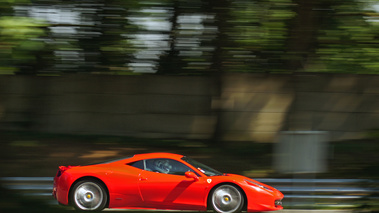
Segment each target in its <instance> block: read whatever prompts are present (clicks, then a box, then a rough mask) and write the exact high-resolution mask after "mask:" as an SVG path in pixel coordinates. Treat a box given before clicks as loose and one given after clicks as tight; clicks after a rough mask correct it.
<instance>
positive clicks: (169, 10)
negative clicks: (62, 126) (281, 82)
mask: <svg viewBox="0 0 379 213" xmlns="http://www.w3.org/2000/svg"><path fill="white" fill-rule="evenodd" d="M377 10H379V4H377V2H376V1H375V0H334V1H328V0H312V1H309V0H254V1H251V0H193V1H184V0H146V1H137V0H128V1H122V0H84V1H72V0H71V1H70V0H68V1H67V0H66V1H62V0H44V1H42V0H31V1H27V0H0V12H1V17H0V56H1V61H0V74H10V73H28V74H31V73H34V74H59V73H63V72H70V73H78V72H86V73H110V74H139V73H157V74H187V75H188V74H191V75H193V74H196V75H199V74H209V73H215V72H220V73H221V72H265V73H278V72H279V73H293V72H332V73H370V74H376V73H378V72H379V70H378V69H377V68H379V61H378V60H377V58H378V57H379V46H378V45H379V42H378V41H377V37H378V36H379V33H378V32H379V31H378V28H379V22H378V19H377V17H378V13H377Z"/></svg>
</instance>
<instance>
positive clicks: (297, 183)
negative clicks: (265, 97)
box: [0, 177, 379, 208]
mask: <svg viewBox="0 0 379 213" xmlns="http://www.w3.org/2000/svg"><path fill="white" fill-rule="evenodd" d="M255 180H257V181H260V182H262V183H266V184H268V185H271V186H273V187H275V188H277V189H278V190H280V191H281V192H282V193H283V194H284V196H285V197H284V202H283V204H284V205H285V207H287V208H294V207H333V208H335V207H337V208H338V207H342V208H346V207H350V208H354V207H357V206H359V205H367V203H370V202H373V203H379V188H378V186H379V182H378V181H372V180H363V179H266V178H262V179H255ZM0 183H1V184H2V186H3V187H5V188H7V189H10V190H13V191H16V192H19V193H21V194H22V195H25V196H32V197H34V198H41V199H45V200H48V201H49V203H52V204H56V203H57V202H54V199H53V197H52V190H53V178H52V177H0Z"/></svg>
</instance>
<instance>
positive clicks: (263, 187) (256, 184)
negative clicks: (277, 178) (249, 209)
mask: <svg viewBox="0 0 379 213" xmlns="http://www.w3.org/2000/svg"><path fill="white" fill-rule="evenodd" d="M245 181H246V183H248V184H250V185H253V186H257V187H259V188H262V189H265V190H267V191H270V192H272V189H270V188H267V187H266V186H263V185H262V184H259V183H256V182H254V181H251V180H248V179H245Z"/></svg>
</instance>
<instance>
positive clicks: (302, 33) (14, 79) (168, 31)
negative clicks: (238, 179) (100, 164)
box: [0, 0, 379, 210]
mask: <svg viewBox="0 0 379 213" xmlns="http://www.w3.org/2000/svg"><path fill="white" fill-rule="evenodd" d="M378 38H379V2H378V1H377V0H332V1H331V0H315V1H307V0H191V1H184V0H144V1H140V0H128V1H123V0H82V1H70V0H65V1H63V0H51V1H50V0H0V146H1V148H0V156H1V157H0V159H1V165H0V171H1V172H0V176H1V177H2V178H3V179H2V181H3V182H6V181H9V180H10V179H7V178H8V177H52V176H54V175H55V172H56V170H57V168H58V166H60V165H83V164H87V163H93V162H96V161H102V160H106V159H109V158H116V157H121V156H125V155H131V154H135V153H144V152H154V151H165V152H175V153H180V154H185V155H188V156H190V157H193V158H195V159H198V160H200V161H201V162H203V163H206V164H208V165H210V166H212V167H214V168H216V169H218V170H220V171H223V172H230V173H238V174H243V175H246V176H249V177H253V178H277V181H279V183H276V184H279V185H280V184H284V185H285V184H287V185H285V186H282V187H287V188H283V189H288V191H286V192H285V194H286V193H287V194H289V196H287V197H289V198H291V195H292V198H293V200H294V201H293V203H292V204H291V205H290V207H296V205H297V204H298V201H296V199H297V198H299V197H300V198H301V199H303V200H304V199H305V198H304V196H310V194H313V195H314V196H313V197H306V198H309V199H308V200H307V201H306V203H307V206H308V207H309V206H311V207H312V208H318V207H317V205H316V203H323V204H325V203H326V204H339V203H340V202H342V201H343V202H345V201H346V200H348V204H349V205H344V206H343V205H342V207H343V208H346V206H348V208H359V209H370V210H371V209H375V208H378V206H377V204H375V205H374V204H373V203H379V202H378V199H377V198H378V196H377V192H378V190H377V188H375V187H377V182H376V181H377V179H378V177H379V158H378V157H377V156H378V151H379V144H378V143H379V141H378V140H379V75H378V74H379V60H378V58H379V40H378ZM295 179H297V180H299V179H307V180H309V181H310V182H309V181H308V182H306V183H304V182H301V181H300V183H299V182H296V181H291V182H289V185H290V186H291V187H292V188H288V183H286V182H285V181H284V182H283V180H295ZM317 179H321V180H332V181H330V182H328V181H326V182H323V184H329V186H330V184H332V185H331V186H330V187H332V188H336V185H343V188H337V189H340V190H335V191H327V195H325V194H324V195H315V194H316V191H317V190H316V189H315V187H317V184H316V182H314V180H317ZM265 180H266V181H267V179H265ZM281 180H282V182H280V181H281ZM335 180H339V181H336V182H334V181H335ZM346 181H347V182H346ZM349 181H350V182H349ZM351 181H352V182H351ZM367 181H369V183H367ZM274 184H275V183H274ZM333 184H334V185H333ZM5 185H6V183H5ZM303 185H305V186H306V187H307V191H306V192H305V191H301V190H298V191H297V192H295V191H294V189H300V188H301V187H303ZM346 185H348V186H351V185H353V187H355V188H354V189H357V188H356V187H358V186H359V187H361V186H362V185H363V187H364V188H358V189H359V190H358V189H357V190H355V191H354V190H352V189H351V188H349V189H350V191H348V192H347V193H345V192H346V189H347V188H346V187H347V186H346ZM279 187H280V186H279ZM299 187H300V188H299ZM301 189H304V188H301ZM344 190H345V191H344ZM284 191H285V190H284ZM299 191H300V192H302V193H303V194H301V193H300V194H299ZM341 191H344V193H345V194H344V195H343V196H345V197H344V198H343V199H341V200H342V201H341V200H339V199H337V198H336V197H333V196H334V195H340V194H341ZM357 194H358V195H357ZM301 196H302V197H301ZM319 196H324V197H319ZM325 196H326V197H325ZM328 196H330V197H328ZM341 196H342V195H341ZM348 196H356V197H348ZM375 197H376V199H373V198H375ZM4 198H8V196H4ZM319 198H321V201H319V200H318V199H319ZM349 199H350V200H349ZM2 202H3V203H0V207H4V206H7V208H10V209H12V208H13V207H14V206H15V205H16V204H15V205H10V204H9V203H11V201H9V199H8V200H6V199H5V201H2ZM12 202H13V201H12ZM23 202H24V201H23ZM291 202H292V201H291ZM300 203H302V204H304V202H303V201H301V202H300ZM350 204H351V205H350ZM9 206H11V207H9ZM21 206H23V205H21ZM325 206H332V208H336V206H337V207H339V206H338V205H334V206H333V205H324V206H322V208H329V207H325ZM340 206H341V205H340ZM15 208H16V207H15ZM320 208H321V207H320Z"/></svg>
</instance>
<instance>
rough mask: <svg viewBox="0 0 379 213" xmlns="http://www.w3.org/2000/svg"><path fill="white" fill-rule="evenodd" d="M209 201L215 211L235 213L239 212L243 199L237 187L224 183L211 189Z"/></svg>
mask: <svg viewBox="0 0 379 213" xmlns="http://www.w3.org/2000/svg"><path fill="white" fill-rule="evenodd" d="M210 203H211V205H212V208H213V210H214V211H216V212H219V213H236V212H241V210H242V208H243V206H244V203H245V199H244V196H243V194H242V192H241V190H240V189H239V188H237V187H236V186H233V185H230V184H224V185H220V186H218V187H216V188H215V189H213V190H212V193H211V197H210Z"/></svg>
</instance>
